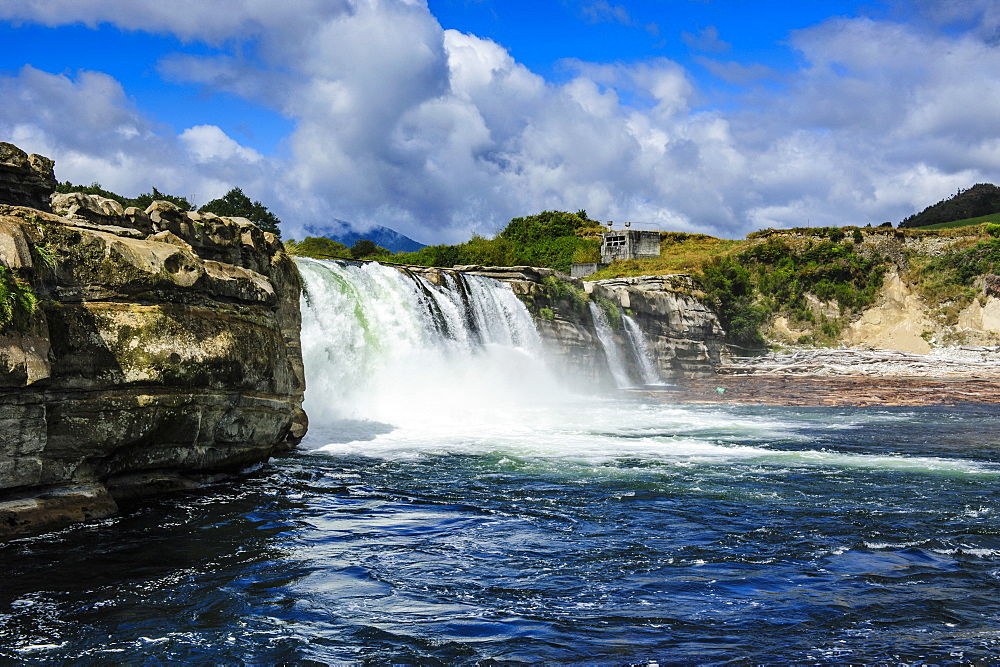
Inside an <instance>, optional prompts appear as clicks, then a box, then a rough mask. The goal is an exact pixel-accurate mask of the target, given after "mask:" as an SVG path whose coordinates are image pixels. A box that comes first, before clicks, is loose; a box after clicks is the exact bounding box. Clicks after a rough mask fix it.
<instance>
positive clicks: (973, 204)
mask: <svg viewBox="0 0 1000 667" xmlns="http://www.w3.org/2000/svg"><path fill="white" fill-rule="evenodd" d="M993 213H1000V188H998V187H997V186H995V185H993V184H992V183H976V184H975V185H973V186H972V187H971V188H969V189H968V190H959V191H958V194H956V195H954V196H952V197H949V198H948V199H942V200H941V201H939V202H938V203H936V204H934V205H932V206H928V207H927V208H925V209H924V210H923V211H921V212H920V213H917V214H915V215H911V216H910V217H908V218H906V219H905V220H903V221H902V222H900V223H899V226H900V227H901V228H905V227H927V226H929V225H941V224H944V223H949V222H956V221H959V220H968V219H969V218H977V217H980V216H985V215H990V214H993Z"/></svg>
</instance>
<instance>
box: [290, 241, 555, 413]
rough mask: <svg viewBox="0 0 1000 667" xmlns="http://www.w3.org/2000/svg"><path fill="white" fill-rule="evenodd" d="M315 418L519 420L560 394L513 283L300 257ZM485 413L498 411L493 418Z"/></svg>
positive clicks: (309, 395) (309, 404) (309, 406)
mask: <svg viewBox="0 0 1000 667" xmlns="http://www.w3.org/2000/svg"><path fill="white" fill-rule="evenodd" d="M297 261H298V266H299V269H300V272H301V274H302V277H303V281H304V285H305V290H304V295H303V303H302V351H303V361H304V362H305V367H306V385H307V389H306V400H305V409H306V411H307V412H308V413H309V417H310V421H311V422H312V423H313V424H315V425H317V426H320V427H322V426H323V425H324V424H332V423H335V422H337V423H339V422H342V421H343V420H355V421H357V420H360V421H358V423H374V422H379V423H391V424H400V423H404V422H406V423H411V424H412V423H418V422H430V421H435V420H436V424H435V428H438V429H440V428H447V427H448V425H449V424H451V423H455V422H458V421H461V420H462V419H466V420H467V421H472V422H474V421H475V420H476V419H483V420H489V419H492V418H494V417H495V418H497V419H502V418H507V419H509V413H505V406H509V405H510V404H512V402H520V403H523V402H525V401H528V402H529V403H530V402H531V401H533V400H534V401H539V402H540V401H542V400H544V399H545V397H550V396H553V395H556V394H558V393H560V392H559V390H558V389H557V386H556V383H555V381H554V379H553V377H552V375H551V373H550V372H549V369H548V367H547V366H546V364H545V362H544V359H543V355H542V343H541V339H540V338H539V335H538V332H537V331H536V330H535V326H534V321H533V320H532V318H531V315H530V314H529V313H528V311H527V309H526V308H525V307H524V305H523V304H522V303H521V302H520V300H519V299H518V298H517V296H516V295H515V294H514V293H513V291H512V290H511V289H510V286H508V285H506V284H505V283H501V282H499V281H496V280H492V279H490V278H484V277H480V276H470V275H465V274H459V273H455V274H452V273H448V272H444V273H443V274H442V275H443V281H444V283H445V284H444V285H443V286H438V285H434V284H433V283H431V282H430V281H428V280H427V279H425V278H423V277H422V276H420V275H418V274H416V273H413V272H410V271H407V270H400V269H397V268H392V267H387V266H382V265H379V264H377V263H374V262H371V263H365V264H363V265H354V264H348V263H345V262H337V261H324V260H312V259H299V260H297ZM485 412H491V414H489V415H487V414H485Z"/></svg>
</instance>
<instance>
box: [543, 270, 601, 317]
mask: <svg viewBox="0 0 1000 667" xmlns="http://www.w3.org/2000/svg"><path fill="white" fill-rule="evenodd" d="M542 283H543V284H544V285H545V286H546V287H548V288H549V290H550V291H551V294H552V298H554V299H565V300H566V301H569V302H570V304H571V305H572V307H573V309H574V310H577V311H579V312H583V311H584V310H586V309H587V304H588V303H590V297H589V296H587V292H586V290H584V289H582V288H580V287H577V286H576V285H574V284H572V283H570V282H568V281H566V280H560V279H559V278H556V277H555V276H545V277H544V278H542Z"/></svg>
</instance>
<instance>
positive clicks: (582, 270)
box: [569, 262, 608, 278]
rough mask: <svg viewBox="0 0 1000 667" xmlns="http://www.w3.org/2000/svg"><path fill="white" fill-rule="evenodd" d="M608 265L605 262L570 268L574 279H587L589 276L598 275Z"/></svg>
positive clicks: (575, 265)
mask: <svg viewBox="0 0 1000 667" xmlns="http://www.w3.org/2000/svg"><path fill="white" fill-rule="evenodd" d="M607 266H608V265H607V264H604V263H603V262H601V263H598V262H590V263H588V264H573V265H572V266H570V267H569V273H570V275H571V276H573V277H574V278H586V277H587V276H589V275H592V274H594V273H597V272H598V271H600V270H601V269H603V268H606V267H607Z"/></svg>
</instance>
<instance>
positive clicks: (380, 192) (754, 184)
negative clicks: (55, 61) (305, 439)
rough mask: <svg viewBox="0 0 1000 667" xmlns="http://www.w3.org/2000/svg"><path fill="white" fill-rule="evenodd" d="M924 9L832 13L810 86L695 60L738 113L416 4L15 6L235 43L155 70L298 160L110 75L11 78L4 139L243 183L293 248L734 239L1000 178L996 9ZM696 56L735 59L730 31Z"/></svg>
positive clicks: (188, 183)
mask: <svg viewBox="0 0 1000 667" xmlns="http://www.w3.org/2000/svg"><path fill="white" fill-rule="evenodd" d="M925 4H926V9H925V13H924V15H925V17H926V21H925V22H923V23H922V24H919V25H918V24H903V23H895V22H893V21H892V19H891V18H888V19H883V20H880V21H875V20H871V19H833V20H830V21H826V22H824V23H821V24H819V25H817V26H813V27H811V28H809V29H806V30H801V31H798V32H796V33H794V34H792V35H790V37H789V43H790V45H791V48H794V49H795V50H796V51H797V53H798V56H799V59H800V62H801V63H802V65H801V67H799V68H797V69H795V70H793V71H785V72H780V73H779V72H775V71H773V70H770V69H768V68H766V67H764V66H762V65H758V64H755V63H753V62H740V61H737V60H732V61H729V62H725V63H723V62H718V61H714V60H709V59H707V58H701V59H699V60H698V61H697V62H699V63H701V64H702V65H703V66H705V67H706V68H707V69H708V70H709V71H710V72H713V73H714V74H715V75H716V76H717V77H719V78H720V79H722V80H723V81H725V82H727V83H730V84H737V85H740V86H743V92H742V93H741V94H739V95H737V96H736V97H730V98H728V99H727V100H726V106H725V110H723V109H722V108H721V107H720V108H718V109H713V108H712V106H711V104H710V101H711V99H710V98H709V97H708V93H707V92H706V91H704V90H702V89H700V86H699V84H698V82H697V80H696V79H695V78H694V77H693V76H692V74H691V73H690V72H688V71H687V70H686V69H685V68H684V67H682V66H681V65H680V64H678V63H677V62H674V61H671V60H667V59H653V60H649V61H646V62H639V63H632V64H621V63H583V62H575V61H567V62H566V63H565V70H564V71H565V74H566V77H565V80H564V81H562V82H560V83H558V84H557V83H553V82H551V81H547V80H545V79H544V78H542V77H541V76H539V75H537V74H535V73H533V72H531V71H530V70H528V69H527V68H526V67H524V66H523V65H522V64H520V63H518V62H517V61H516V60H515V59H514V58H512V57H511V55H510V53H508V52H507V50H506V49H504V47H503V46H502V45H500V44H497V43H495V42H493V41H490V40H487V39H483V38H480V37H477V36H475V35H470V34H463V33H460V32H456V31H453V30H443V29H442V28H441V26H440V25H439V24H438V23H437V21H436V20H435V19H434V17H433V16H432V15H431V13H430V11H429V10H428V8H427V6H426V4H424V3H423V2H417V1H405V0H342V1H340V2H328V1H321V0H314V1H311V2H310V1H308V0H303V2H301V3H296V5H295V6H294V7H292V6H289V5H288V4H287V3H275V2H272V1H270V0H268V1H267V2H263V1H260V2H257V1H253V0H248V1H246V2H242V3H237V6H235V7H230V6H228V5H227V6H226V7H225V8H219V7H217V6H216V5H214V4H212V3H202V2H194V1H191V2H180V3H179V6H178V3H174V4H173V5H171V6H170V8H169V11H168V10H167V9H164V8H163V7H164V6H163V3H160V2H153V1H152V0H130V1H127V2H126V1H123V2H117V3H107V2H98V1H97V0H73V1H72V2H70V1H69V0H61V1H60V0H46V1H44V2H42V1H37V2H35V1H29V2H22V3H4V4H0V18H7V19H10V20H14V19H16V20H31V21H36V22H42V23H46V24H49V25H55V24H63V23H70V22H77V21H82V22H84V23H86V24H87V25H97V24H100V23H102V22H110V23H114V24H115V25H118V26H120V27H122V28H125V29H136V30H147V31H151V32H170V33H173V34H176V35H177V36H179V37H181V38H182V39H186V40H197V41H201V42H205V43H208V44H212V45H216V47H217V48H216V49H215V52H214V53H210V54H208V55H203V54H199V55H192V54H190V53H187V54H174V55H171V56H168V57H166V58H164V59H163V60H162V61H161V63H160V68H159V71H160V73H161V74H162V75H163V76H165V77H167V78H168V79H170V80H172V81H176V82H184V83H189V84H190V83H193V84H197V85H200V86H203V87H204V88H205V90H206V91H209V92H213V91H214V92H225V93H228V94H233V95H237V96H240V97H242V98H245V99H248V100H251V101H253V102H255V103H256V104H259V105H263V106H266V107H268V108H270V109H272V110H275V111H277V112H279V113H281V114H283V115H284V116H286V117H288V118H290V119H293V121H294V130H293V131H292V133H291V134H290V135H289V136H288V137H287V138H286V139H285V141H284V142H283V144H282V147H283V148H282V153H281V155H280V157H279V156H262V155H260V154H258V153H257V152H255V151H253V150H251V149H249V148H246V147H244V146H241V145H240V144H239V143H238V142H237V141H235V140H234V139H233V138H231V137H229V136H227V135H226V134H225V133H224V132H223V131H222V130H221V129H220V128H218V127H216V126H214V125H198V126H195V127H191V128H186V129H184V130H182V131H181V132H179V133H176V132H174V131H173V130H172V129H171V128H165V127H161V126H158V125H157V124H156V122H155V121H154V120H153V117H152V116H149V115H147V114H146V113H144V112H143V111H142V110H139V109H136V108H135V107H134V105H133V104H132V102H131V101H130V100H129V98H128V95H127V91H125V90H123V89H122V87H121V85H120V84H119V83H118V82H116V81H114V80H113V79H112V78H110V77H108V76H107V75H104V74H100V73H95V72H81V73H78V74H76V75H65V74H49V73H45V72H40V71H38V70H35V69H32V68H30V67H27V68H25V69H23V70H22V71H21V72H19V73H18V74H17V75H14V76H8V77H6V78H0V94H3V95H4V99H5V104H4V105H3V106H2V107H0V129H2V130H3V131H4V132H5V133H6V134H7V135H9V136H12V137H14V139H15V140H16V139H17V137H19V136H20V137H25V138H27V139H29V140H30V142H31V143H30V145H26V146H25V148H29V149H30V150H33V151H36V152H48V153H49V154H51V155H53V156H54V157H56V158H57V159H58V160H59V165H58V169H59V173H60V177H61V178H65V177H69V178H72V179H74V180H85V181H87V182H89V180H92V179H93V178H94V177H95V176H93V174H96V175H98V176H96V177H99V178H101V179H102V182H104V180H107V183H105V184H106V185H108V186H109V187H120V188H122V189H123V190H125V189H130V188H131V189H132V190H136V189H143V188H148V187H149V184H150V183H149V179H153V180H152V184H156V185H157V187H160V188H161V189H164V188H171V189H173V190H174V191H177V192H182V193H183V192H198V193H205V195H208V196H218V194H221V192H224V191H225V190H226V189H228V187H232V186H233V185H240V186H241V187H243V188H244V190H246V191H247V193H248V194H250V195H251V196H252V197H254V198H255V199H260V200H262V201H265V202H267V203H268V204H269V205H271V206H272V208H274V209H275V210H276V212H278V214H279V215H280V216H281V217H282V218H283V219H284V220H285V221H286V231H287V232H289V233H290V234H291V235H296V234H297V233H298V231H299V230H301V229H304V228H305V227H307V226H308V227H311V228H313V229H315V228H317V227H322V225H324V224H330V225H331V226H336V223H335V222H334V219H336V218H340V219H346V220H351V221H352V222H355V223H357V224H358V225H360V226H362V227H364V226H369V225H375V224H382V225H387V226H390V227H394V228H396V229H399V230H400V231H402V232H403V233H405V234H408V235H409V236H411V237H413V238H417V239H419V240H422V241H425V242H457V241H463V240H465V239H467V238H468V236H469V234H470V233H472V232H479V233H491V232H493V231H496V230H497V229H498V228H499V227H500V226H502V225H503V224H504V223H505V222H506V221H507V220H508V219H509V218H510V217H513V216H515V215H523V214H526V213H531V212H535V211H539V210H542V209H545V208H550V209H552V208H560V209H568V210H576V209H578V208H585V209H587V211H588V212H589V213H591V215H594V216H596V217H599V218H601V219H614V220H626V219H631V220H634V221H647V222H655V223H659V224H661V225H662V226H663V227H664V228H673V229H680V230H687V231H705V232H709V233H715V234H720V235H726V236H739V235H742V234H745V233H746V232H748V231H752V230H753V229H757V228H759V227H764V226H790V225H801V224H806V223H809V224H814V225H817V224H848V223H862V224H863V223H865V222H876V223H877V222H881V221H883V220H899V219H901V218H902V217H904V216H905V215H908V214H909V213H912V212H913V211H914V210H916V209H919V208H922V207H923V206H924V205H926V204H927V203H930V202H933V201H937V200H938V199H940V198H941V197H943V196H946V195H947V194H949V193H951V192H954V191H955V190H956V189H957V188H958V187H968V186H969V185H970V184H971V183H974V182H977V181H988V180H993V181H996V180H998V179H1000V151H998V148H1000V140H998V138H997V137H996V133H995V131H994V130H993V127H994V125H995V119H996V117H997V116H998V114H1000V79H998V77H997V76H996V74H995V73H996V72H998V71H1000V52H998V50H997V48H996V46H994V45H992V42H991V41H990V40H989V39H987V38H986V37H985V36H984V35H986V34H987V33H989V26H990V25H991V23H990V22H991V21H992V20H993V18H992V16H993V13H992V12H991V11H990V5H989V4H982V3H978V0H972V2H971V3H970V4H979V9H980V11H979V12H978V13H971V14H968V13H967V14H963V16H962V17H958V18H956V17H954V16H944V15H943V14H941V11H943V8H947V7H949V6H951V4H953V3H946V4H942V3H937V4H935V3H932V2H930V1H929V0H928V1H927V2H926V3H925ZM587 6H588V7H591V8H592V9H593V10H594V12H597V13H598V14H597V15H598V16H599V17H604V18H608V19H614V20H618V21H623V20H625V19H626V18H627V19H628V20H629V21H631V20H632V19H631V17H630V16H627V14H621V12H617V13H616V11H615V7H616V6H615V5H612V4H610V3H607V2H604V3H589V4H588V5H587ZM939 10H940V11H939ZM616 17H617V18H616ZM960 19H961V21H965V24H966V27H965V28H964V29H957V30H956V29H955V28H954V25H956V22H957V21H959V20H960ZM945 22H948V25H949V26H952V27H950V28H949V30H941V29H938V28H935V27H934V26H936V25H944V23H945ZM690 41H691V43H692V48H695V47H697V48H698V49H701V50H703V51H713V50H714V51H716V52H718V51H719V50H720V49H723V48H725V43H724V42H722V41H721V39H719V35H718V33H717V32H716V31H714V29H712V30H709V29H706V30H705V31H702V33H701V34H700V35H690ZM85 169H89V170H91V171H90V172H88V173H90V174H92V175H91V176H86V175H84V170H85ZM67 170H68V171H67ZM77 174H79V175H77ZM88 179H89V180H88ZM140 179H144V180H145V182H144V183H143V184H138V183H137V181H138V180H140ZM205 198H207V197H202V196H199V199H205Z"/></svg>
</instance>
